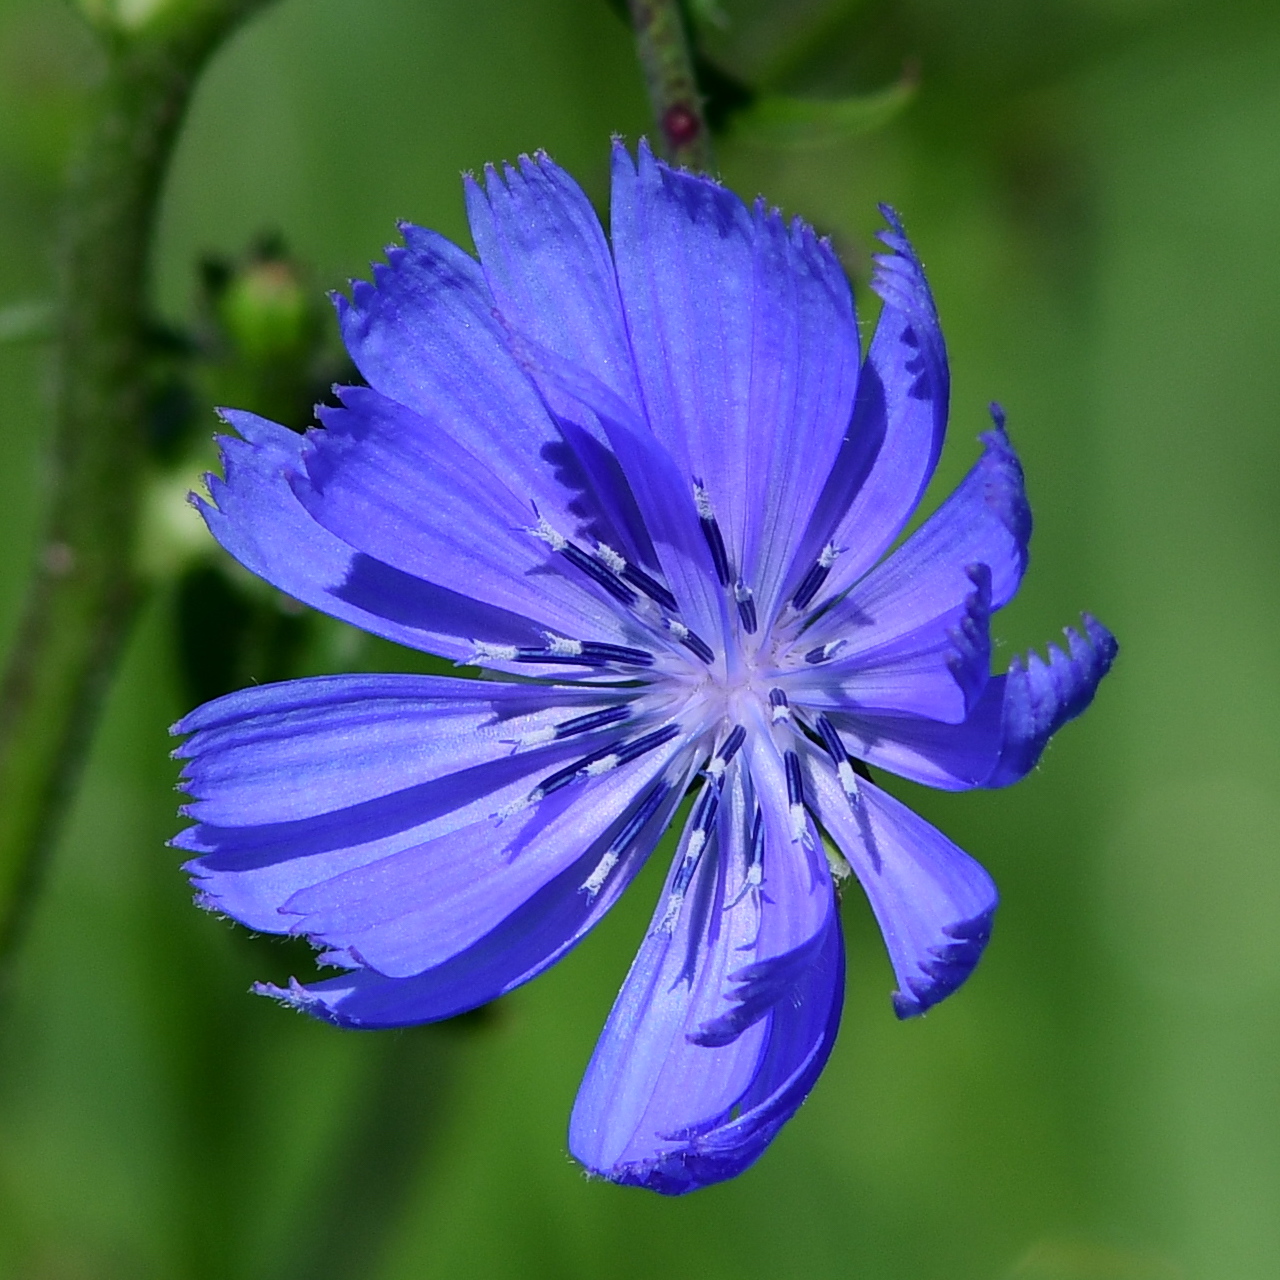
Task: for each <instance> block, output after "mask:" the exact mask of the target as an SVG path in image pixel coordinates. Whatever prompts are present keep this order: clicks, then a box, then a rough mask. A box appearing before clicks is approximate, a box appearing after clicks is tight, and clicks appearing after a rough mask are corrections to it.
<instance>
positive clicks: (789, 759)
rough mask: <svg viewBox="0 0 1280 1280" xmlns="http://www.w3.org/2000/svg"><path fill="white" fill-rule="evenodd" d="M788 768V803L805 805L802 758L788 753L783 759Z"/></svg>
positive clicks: (792, 752) (790, 752) (791, 752)
mask: <svg viewBox="0 0 1280 1280" xmlns="http://www.w3.org/2000/svg"><path fill="white" fill-rule="evenodd" d="M782 760H783V763H784V764H785V765H786V766H787V803H788V804H804V774H803V773H801V771H800V757H799V756H798V755H796V753H795V752H794V751H788V752H786V753H785V755H783V757H782Z"/></svg>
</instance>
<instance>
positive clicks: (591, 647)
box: [582, 640, 653, 667]
mask: <svg viewBox="0 0 1280 1280" xmlns="http://www.w3.org/2000/svg"><path fill="white" fill-rule="evenodd" d="M582 656H583V657H584V658H598V659H600V660H601V661H603V662H621V663H625V664H626V665H627V666H632V667H651V666H653V654H651V653H649V652H648V651H647V650H644V649H630V648H628V647H627V646H626V645H621V644H601V643H600V642H598V641H596V640H588V641H586V643H584V644H583V646H582Z"/></svg>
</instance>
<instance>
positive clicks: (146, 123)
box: [0, 0, 264, 994]
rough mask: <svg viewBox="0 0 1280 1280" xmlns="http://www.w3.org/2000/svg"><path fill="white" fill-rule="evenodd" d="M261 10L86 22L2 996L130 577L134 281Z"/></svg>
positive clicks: (143, 370)
mask: <svg viewBox="0 0 1280 1280" xmlns="http://www.w3.org/2000/svg"><path fill="white" fill-rule="evenodd" d="M262 3H264V0H194V2H187V3H181V2H180V3H172V4H170V5H169V6H168V7H167V9H166V10H165V11H164V12H161V13H160V14H159V15H158V16H157V17H156V18H154V19H152V21H151V22H150V24H149V25H148V27H147V28H146V29H144V30H142V31H137V32H132V33H123V32H121V31H119V30H112V29H108V28H107V27H106V25H105V24H104V25H103V26H102V27H101V28H100V37H101V43H102V45H103V48H104V53H105V55H106V71H105V75H104V78H103V81H102V84H101V86H100V88H99V90H98V92H97V95H96V98H95V101H94V103H93V104H92V108H91V110H90V113H89V116H88V123H87V129H86V133H85V136H84V137H83V139H82V145H81V148H80V153H79V159H78V161H77V163H76V164H75V165H74V167H73V169H72V171H71V174H70V176H69V178H68V181H67V185H66V190H65V192H64V195H63V207H62V226H61V241H60V246H59V254H58V259H59V282H58V285H59V295H58V306H57V317H56V334H55V341H56V346H57V369H58V375H57V385H56V406H55V421H54V439H53V459H52V462H53V470H52V476H51V482H50V493H49V498H50V507H49V523H48V531H47V535H46V537H45V539H44V541H43V544H42V549H41V552H40V555H39V561H38V564H37V566H36V570H35V576H34V579H33V581H32V583H31V585H30V587H29V590H28V594H27V599H26V602H25V605H24V610H23V614H22V617H21V620H20V623H19V627H18V633H17V638H16V640H15V642H14V647H13V650H12V652H11V654H10V656H9V661H8V666H7V669H6V670H5V672H4V676H3V681H2V682H0V994H3V991H4V989H5V988H6V987H7V986H8V984H9V982H10V981H11V977H12V973H11V971H12V967H13V961H14V955H15V951H16V949H17V947H18V945H19V943H20V941H21V938H22V936H23V933H24V931H25V926H26V924H27V921H28V918H29V916H30V914H31V908H32V905H33V903H34V900H35V897H36V894H37V892H38V889H39V886H40V882H41V880H42V878H43V872H44V867H45V863H46V862H47V860H48V856H49V852H50V850H51V848H52V846H53V843H54V840H55V839H56V837H57V834H58V830H59V823H60V820H61V818H62V816H63V813H64V811H65V809H66V805H67V802H68V800H69V799H70V797H71V794H72V791H73V789H74V787H75V784H76V781H77V779H78V776H79V773H80V768H81V765H82V763H83V761H84V756H85V753H86V750H87V747H88V744H89V741H90V738H91V736H92V733H93V729H94V726H95V723H96V720H97V716H98V711H99V708H100V706H101V703H102V699H103V695H104V693H105V692H106V689H107V686H108V684H109V682H110V679H111V675H112V673H113V671H114V669H115V665H116V659H117V656H118V654H119V652H120V649H121V647H122V645H123V642H124V640H125V638H126V637H127V635H128V632H129V627H130V623H131V622H132V620H133V617H134V615H135V613H136V612H137V608H138V605H139V602H140V600H141V598H142V595H143V584H142V582H141V581H140V578H139V576H138V573H137V571H136V568H135V563H136V555H135V546H134V542H135V531H136V527H137V514H138V506H139V498H140V493H141V480H142V471H143V467H144V464H145V461H146V458H145V438H144V430H145V428H144V418H145V410H146V390H147V375H148V364H149V352H148V345H147V336H146V331H147V325H146V320H147V276H148V270H147V269H148V259H149V255H150V248H151V240H152V232H153V230H154V226H155V221H156V210H157V205H158V202H159V195H160V190H161V184H162V181H163V178H164V174H165V170H166V168H167V165H168V161H169V157H170V155H171V153H172V151H173V145H174V142H175V140H176V138H177V135H178V129H179V126H180V124H181V122H182V118H183V115H184V113H185V111H186V107H187V104H188V102H189V101H190V98H191V92H192V89H193V88H194V87H195V83H196V81H197V79H198V77H199V74H200V71H201V69H202V68H203V66H204V64H205V62H206V61H207V59H208V58H209V56H210V54H211V53H212V52H213V51H214V49H215V48H216V47H217V46H218V44H219V43H220V42H221V41H222V40H223V39H224V38H225V36H226V35H227V34H228V33H229V32H230V31H231V30H232V29H233V28H234V27H235V26H236V25H237V24H238V23H239V22H240V21H241V20H243V19H244V18H245V17H246V16H247V15H248V14H249V13H251V12H252V11H253V10H255V9H257V8H259V7H260V6H261V4H262Z"/></svg>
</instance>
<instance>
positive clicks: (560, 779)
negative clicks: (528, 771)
mask: <svg viewBox="0 0 1280 1280" xmlns="http://www.w3.org/2000/svg"><path fill="white" fill-rule="evenodd" d="M679 732H680V726H679V725H678V724H667V725H663V727H662V728H661V729H655V730H654V731H653V732H652V733H646V734H645V735H644V736H643V737H641V738H634V739H633V740H632V741H630V742H625V741H622V742H611V743H609V745H608V746H604V747H600V748H598V749H597V750H595V751H592V752H590V753H589V754H588V755H585V756H583V757H582V759H581V760H579V761H577V762H576V763H575V764H570V765H566V766H565V767H564V768H563V769H557V770H556V771H555V773H552V774H549V775H548V776H547V777H545V778H543V779H542V781H541V782H540V783H538V785H537V786H536V787H535V788H534V790H533V791H532V792H531V793H530V794H531V795H536V796H537V798H538V799H539V800H541V799H542V798H543V797H545V796H549V795H551V794H552V793H553V792H555V791H559V790H560V788H561V787H565V786H568V785H569V783H571V782H573V781H575V780H577V779H578V778H580V777H594V776H596V775H597V774H601V773H608V772H609V771H610V770H612V769H616V768H618V767H619V766H620V765H624V764H630V763H631V761H632V760H637V759H639V757H640V756H642V755H644V754H645V753H646V752H649V751H652V750H654V748H656V747H660V746H662V745H663V744H664V743H667V742H670V741H671V739H672V738H674V737H675V736H676V735H677V734H678V733H679Z"/></svg>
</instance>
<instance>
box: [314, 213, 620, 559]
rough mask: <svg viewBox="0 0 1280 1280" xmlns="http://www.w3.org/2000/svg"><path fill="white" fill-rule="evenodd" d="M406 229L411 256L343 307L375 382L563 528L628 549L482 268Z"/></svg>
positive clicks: (351, 345)
mask: <svg viewBox="0 0 1280 1280" xmlns="http://www.w3.org/2000/svg"><path fill="white" fill-rule="evenodd" d="M401 232H402V233H403V235H404V239H405V246H404V248H402V249H401V248H394V247H393V248H390V249H388V250H387V263H386V265H385V266H384V265H381V264H378V265H375V266H374V269H373V270H374V283H373V284H368V283H366V282H364V281H357V282H355V283H354V284H353V286H352V296H351V301H350V302H347V301H346V299H344V298H342V297H338V298H336V299H335V302H336V305H337V308H338V319H339V323H340V325H341V328H342V336H343V340H344V341H345V342H346V344H347V349H348V350H349V351H350V352H351V356H352V358H353V359H354V360H355V362H356V365H357V367H358V368H359V370H360V372H361V373H362V374H363V375H364V376H365V378H366V379H367V381H368V382H369V385H370V386H372V387H374V388H375V389H376V390H377V391H380V392H381V393H382V394H383V395H385V396H386V397H388V398H389V399H391V400H394V401H396V402H398V403H399V404H402V405H404V406H406V407H407V408H409V409H411V410H413V411H415V412H417V413H420V414H423V415H424V416H426V417H428V418H429V419H431V420H432V421H433V422H435V423H437V424H438V425H439V426H440V428H441V429H442V430H446V431H448V432H449V433H451V434H452V435H453V436H454V438H455V439H456V440H457V442H458V443H459V444H460V445H461V446H463V447H464V448H465V449H466V450H467V451H468V452H469V453H471V454H473V455H474V456H475V457H476V458H477V459H479V460H480V461H481V462H482V463H483V464H484V465H485V466H486V467H487V468H488V469H489V470H490V471H491V472H493V473H494V474H496V475H500V476H502V477H503V478H504V480H505V481H506V483H507V484H508V486H509V487H510V488H511V490H512V491H513V492H515V493H517V494H519V495H520V497H521V498H522V499H524V500H526V501H527V502H533V503H536V504H537V506H538V508H539V510H540V511H542V513H543V514H544V515H545V516H547V518H548V519H550V520H552V521H553V522H556V523H558V524H559V525H560V526H562V527H563V531H565V532H568V533H573V532H578V531H579V530H584V531H585V530H589V531H590V532H591V535H592V536H593V537H596V538H598V539H602V540H604V541H606V542H609V543H611V544H617V543H619V542H623V543H624V544H625V538H624V536H623V534H622V533H621V532H620V531H619V529H618V528H617V527H616V526H615V522H614V519H613V516H614V514H616V513H615V512H612V511H611V510H610V508H609V505H608V503H607V502H603V503H602V502H601V500H600V498H601V495H600V493H599V492H598V490H597V486H596V485H595V484H594V483H593V482H592V477H591V476H590V475H589V474H587V471H586V470H584V467H583V466H582V459H581V458H580V457H579V456H578V450H577V449H576V447H575V444H574V443H571V442H570V441H569V440H567V439H566V435H565V432H564V431H562V430H561V428H560V426H559V425H558V424H557V423H556V421H555V420H554V418H553V417H552V415H551V414H550V413H549V412H548V409H547V406H546V405H545V404H544V403H543V400H542V397H541V396H540V395H539V393H538V390H537V388H536V387H535V386H534V384H533V383H532V382H531V381H530V380H529V378H528V376H527V375H526V373H525V372H524V371H523V370H522V369H521V368H520V367H519V366H518V365H517V364H516V362H515V361H514V360H513V359H512V358H511V354H510V350H509V348H508V338H509V333H508V331H507V329H506V328H505V327H504V325H503V323H502V317H501V315H500V313H498V311H497V308H496V307H495V305H494V298H493V295H492V294H491V293H490V291H489V287H488V285H487V283H486V282H485V278H484V274H483V272H482V271H481V269H480V266H479V264H478V263H477V262H475V260H474V259H472V258H471V257H469V256H468V255H467V254H465V253H464V252H463V251H462V250H461V249H459V248H458V247H457V246H456V245H454V244H451V243H450V242H449V241H448V240H446V239H445V238H444V237H443V236H440V235H437V234H436V233H435V232H432V231H427V230H424V229H423V228H421V227H415V226H411V225H409V224H404V225H402V226H401ZM587 443H589V442H584V448H585V447H586V444H587ZM595 443H596V447H597V448H600V447H602V445H603V440H602V439H601V440H598V441H596V442H595ZM597 470H599V468H597Z"/></svg>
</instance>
